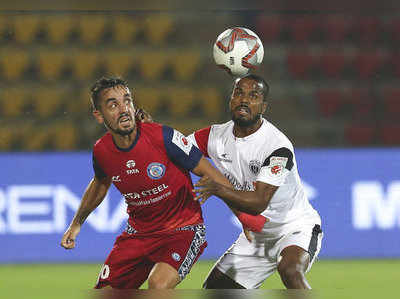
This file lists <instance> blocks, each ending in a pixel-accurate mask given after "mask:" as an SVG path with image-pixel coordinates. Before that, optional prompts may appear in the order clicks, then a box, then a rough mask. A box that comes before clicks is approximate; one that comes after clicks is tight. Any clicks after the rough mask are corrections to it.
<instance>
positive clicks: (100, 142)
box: [93, 132, 113, 157]
mask: <svg viewBox="0 0 400 299" xmlns="http://www.w3.org/2000/svg"><path fill="white" fill-rule="evenodd" d="M112 148H113V140H112V136H111V133H110V132H107V133H106V134H104V135H103V136H102V137H100V138H99V139H97V140H96V142H95V143H94V146H93V154H94V155H95V156H96V157H99V156H101V155H107V153H108V152H109V151H110V150H112Z"/></svg>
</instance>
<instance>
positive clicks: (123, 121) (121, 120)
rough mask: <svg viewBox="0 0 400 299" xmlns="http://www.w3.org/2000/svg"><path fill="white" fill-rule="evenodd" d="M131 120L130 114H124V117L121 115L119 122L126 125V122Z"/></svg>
mask: <svg viewBox="0 0 400 299" xmlns="http://www.w3.org/2000/svg"><path fill="white" fill-rule="evenodd" d="M130 121H131V118H130V117H129V116H122V117H120V119H119V121H118V122H119V123H120V124H121V125H125V124H128V123H129V122H130Z"/></svg>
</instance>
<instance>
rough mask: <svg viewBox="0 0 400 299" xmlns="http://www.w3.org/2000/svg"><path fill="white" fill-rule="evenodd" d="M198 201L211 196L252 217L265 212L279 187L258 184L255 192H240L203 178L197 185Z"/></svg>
mask: <svg viewBox="0 0 400 299" xmlns="http://www.w3.org/2000/svg"><path fill="white" fill-rule="evenodd" d="M195 187H197V189H195V192H196V193H198V196H197V197H196V199H200V200H204V198H208V197H209V196H210V194H212V195H216V196H218V197H220V198H221V199H222V200H223V201H224V202H225V203H226V204H227V205H228V206H229V207H231V208H233V209H236V210H239V211H241V212H245V213H248V214H251V215H258V214H260V213H261V212H262V211H264V210H265V209H266V208H267V206H268V204H269V202H270V200H271V198H272V196H273V195H274V194H275V192H276V190H277V189H278V186H273V185H269V184H266V183H262V182H256V190H255V191H239V190H233V189H231V188H227V187H226V186H224V185H222V184H220V183H219V182H217V181H216V180H213V179H212V178H207V177H203V178H201V179H200V180H199V181H198V182H197V184H196V185H195Z"/></svg>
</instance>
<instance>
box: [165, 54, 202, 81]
mask: <svg viewBox="0 0 400 299" xmlns="http://www.w3.org/2000/svg"><path fill="white" fill-rule="evenodd" d="M169 62H170V64H171V65H172V70H173V73H174V77H175V78H176V80H178V81H190V80H192V79H193V77H194V76H195V74H196V72H197V70H198V68H199V67H200V65H201V56H200V53H198V52H196V51H191V50H187V51H179V52H177V53H174V54H173V55H171V57H170V59H169Z"/></svg>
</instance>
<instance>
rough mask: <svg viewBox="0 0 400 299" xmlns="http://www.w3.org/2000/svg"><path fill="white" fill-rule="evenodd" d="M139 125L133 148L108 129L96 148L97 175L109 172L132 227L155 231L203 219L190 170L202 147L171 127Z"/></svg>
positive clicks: (94, 152) (95, 163)
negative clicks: (123, 146)
mask: <svg viewBox="0 0 400 299" xmlns="http://www.w3.org/2000/svg"><path fill="white" fill-rule="evenodd" d="M137 126H138V131H137V132H138V133H137V136H136V139H135V141H134V142H133V144H132V146H131V147H130V148H128V149H120V148H118V147H117V146H116V145H115V143H114V141H113V138H112V135H111V134H110V133H107V134H106V135H104V136H103V137H102V138H101V139H99V140H98V141H97V142H96V144H95V146H94V149H93V162H94V169H95V174H96V176H97V177H102V176H103V177H104V176H108V177H111V178H112V182H113V184H114V185H115V187H116V188H117V189H118V190H119V191H120V192H121V194H122V195H123V196H124V198H125V201H126V202H127V204H128V208H127V212H128V214H129V220H128V222H129V225H130V229H131V232H133V233H135V234H140V235H141V234H154V233H160V232H166V231H170V230H174V229H176V228H180V227H184V226H187V225H194V224H199V223H203V218H202V213H201V208H200V204H199V203H198V202H197V201H194V200H193V198H194V194H193V192H192V190H193V184H192V181H191V177H190V174H189V170H192V169H193V168H194V167H196V166H197V164H198V162H199V160H200V158H201V156H202V154H201V152H200V151H199V150H198V149H197V148H196V147H195V146H193V145H192V143H191V142H189V141H188V140H187V139H186V138H185V136H184V135H182V134H181V133H180V132H178V131H176V130H174V129H172V128H169V127H167V126H162V125H160V124H157V123H137Z"/></svg>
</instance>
